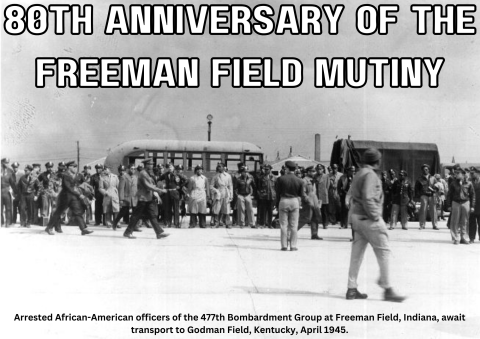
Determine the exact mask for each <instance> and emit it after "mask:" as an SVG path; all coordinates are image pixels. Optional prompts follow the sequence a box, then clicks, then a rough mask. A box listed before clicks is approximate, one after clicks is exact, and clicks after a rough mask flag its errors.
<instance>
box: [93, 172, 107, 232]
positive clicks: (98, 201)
mask: <svg viewBox="0 0 480 339" xmlns="http://www.w3.org/2000/svg"><path fill="white" fill-rule="evenodd" d="M95 171H96V173H95V174H93V175H92V176H91V177H90V186H92V187H93V192H94V194H95V226H99V225H100V224H102V222H103V225H104V226H107V224H106V222H105V218H104V215H103V194H102V193H101V192H100V180H101V178H102V172H103V165H102V164H96V165H95Z"/></svg>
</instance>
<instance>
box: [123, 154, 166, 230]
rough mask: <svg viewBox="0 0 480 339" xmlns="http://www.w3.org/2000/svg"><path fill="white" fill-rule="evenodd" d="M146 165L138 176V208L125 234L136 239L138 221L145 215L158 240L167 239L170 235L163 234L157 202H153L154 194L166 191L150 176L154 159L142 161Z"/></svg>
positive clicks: (134, 211)
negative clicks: (156, 206) (158, 218)
mask: <svg viewBox="0 0 480 339" xmlns="http://www.w3.org/2000/svg"><path fill="white" fill-rule="evenodd" d="M142 162H143V163H144V164H145V167H144V168H143V169H142V170H141V172H140V173H139V175H138V183H137V198H138V202H137V208H135V209H134V210H133V213H132V217H131V218H130V222H129V223H128V228H127V229H126V230H125V233H123V236H124V237H125V238H129V239H135V237H134V236H133V235H132V233H133V231H134V229H135V227H136V225H137V223H138V220H140V218H142V217H143V215H144V214H145V217H146V219H148V220H150V223H151V224H152V227H153V229H154V231H155V233H156V235H157V239H161V238H165V237H167V236H168V234H166V233H163V232H164V231H163V229H162V228H161V227H160V225H159V223H158V220H157V216H158V215H157V214H158V213H157V209H156V208H155V206H154V204H156V202H155V201H154V200H153V192H157V193H159V194H160V193H165V190H162V189H160V188H158V187H157V186H155V181H154V180H153V178H152V177H151V176H150V174H149V172H152V171H153V159H145V160H143V161H142Z"/></svg>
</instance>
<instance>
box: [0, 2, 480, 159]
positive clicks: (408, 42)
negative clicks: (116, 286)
mask: <svg viewBox="0 0 480 339" xmlns="http://www.w3.org/2000/svg"><path fill="white" fill-rule="evenodd" d="M15 3H23V4H25V2H21V1H20V2H19V1H16V2H15ZM68 3H72V2H68ZM90 3H93V4H94V34H93V35H92V36H83V35H80V36H72V35H70V34H69V33H68V32H67V34H65V35H64V36H57V35H55V34H54V33H53V29H50V30H49V32H48V33H46V34H45V35H42V36H33V35H30V34H29V33H24V34H23V35H19V36H9V35H7V34H5V32H4V30H3V28H2V40H1V47H2V53H1V57H2V66H1V72H2V74H1V79H2V83H1V85H2V88H1V89H2V91H1V95H2V96H1V101H2V105H1V109H2V121H1V125H2V126H1V127H2V128H1V132H2V138H1V141H2V145H1V149H2V157H5V156H8V157H10V158H11V159H12V161H14V160H18V161H20V162H21V163H22V165H23V164H26V163H31V162H37V161H39V162H42V163H44V162H46V161H49V160H53V161H55V162H58V161H60V160H69V159H76V141H77V140H79V141H80V147H81V158H82V163H85V162H90V161H93V160H95V159H98V158H100V157H102V156H105V155H106V153H107V149H109V148H111V147H114V146H116V145H117V144H120V143H122V142H124V141H129V140H135V139H145V138H152V139H180V140H206V138H207V120H206V116H207V115H208V114H212V115H213V117H214V118H213V125H212V139H213V140H218V141H221V140H224V141H227V140H228V141H247V142H252V143H254V144H257V145H259V146H261V147H262V149H263V150H264V151H265V154H266V155H267V156H268V159H269V160H273V159H274V158H275V156H276V154H277V151H279V152H280V156H281V157H285V156H286V155H287V154H288V151H289V146H292V147H293V153H294V154H300V155H304V156H307V157H312V158H313V151H314V134H315V133H320V134H321V135H322V148H321V153H322V154H321V158H322V160H327V159H329V158H330V152H331V147H332V143H333V141H334V140H335V137H336V136H338V137H339V138H346V137H347V136H348V135H349V134H350V135H351V136H352V139H354V140H355V139H359V140H364V139H370V140H378V141H402V142H430V143H436V144H437V145H438V148H439V151H440V156H441V162H450V161H451V159H452V156H454V157H455V160H456V161H457V162H464V161H468V162H480V147H479V145H480V119H479V118H480V114H479V108H480V95H479V94H480V91H479V80H480V58H479V56H480V44H479V39H478V37H477V36H471V35H469V36H455V35H454V36H446V35H439V36H437V35H433V34H432V33H431V24H432V20H431V18H430V19H429V20H428V24H429V25H428V33H427V34H426V35H424V36H418V35H417V34H416V32H415V30H416V20H415V15H414V14H413V13H411V12H410V9H409V8H410V2H407V1H397V2H393V1H382V2H381V3H392V4H393V3H398V4H399V5H400V13H399V14H398V23H397V24H396V25H391V26H390V27H389V34H388V35H386V36H378V35H372V36H363V35H360V34H359V33H358V32H357V31H356V29H355V11H356V8H357V6H359V5H360V4H361V3H362V2H360V1H343V2H337V3H343V4H345V6H346V8H345V11H344V13H343V14H342V17H341V19H340V24H339V34H338V35H337V36H333V35H332V36H330V35H328V34H326V29H327V27H328V24H327V22H325V21H323V20H322V22H323V25H324V26H323V27H324V28H323V29H324V34H322V35H308V36H293V35H289V34H285V35H283V36H276V35H268V36H260V35H255V34H253V35H250V36H242V35H240V36H209V35H207V34H206V35H204V36H190V35H189V34H185V35H183V36H175V35H174V36H159V35H156V36H153V35H152V36H128V35H127V36H122V35H119V34H115V35H114V36H105V35H104V34H103V29H104V26H105V23H106V19H107V10H108V6H109V4H111V3H122V2H121V1H115V2H108V1H91V2H90ZM124 3H125V5H128V4H130V2H124ZM141 3H149V2H148V1H142V2H141ZM157 3H158V2H157ZM162 3H167V2H162ZM183 3H188V2H183ZM210 3H214V2H210ZM216 3H227V2H216ZM228 3H233V2H228ZM238 3H242V4H248V5H250V6H251V7H253V6H254V5H256V4H260V3H270V4H271V6H272V7H273V8H274V10H275V12H277V11H278V8H279V5H280V2H277V1H275V2H274V1H261V2H254V1H241V2H238ZM283 3H285V4H287V3H289V4H290V3H296V4H300V3H302V2H299V1H295V2H293V1H290V2H288V1H285V2H283ZM304 3H317V2H304ZM325 3H328V2H318V3H317V4H319V5H323V4H325ZM369 3H372V4H378V3H380V2H377V1H369ZM415 3H419V1H415ZM436 3H447V2H438V1H437V2H436ZM462 3H468V2H467V1H464V2H462ZM470 3H475V2H474V1H471V2H470ZM4 6H5V4H4ZM127 8H128V7H127ZM3 9H4V8H2V13H3ZM475 17H476V23H475V24H474V26H475V27H477V26H478V22H479V21H480V20H478V13H475ZM51 25H52V26H53V23H52V24H51ZM2 26H3V25H2ZM67 27H68V26H67ZM87 56H95V57H127V56H129V57H135V58H138V57H151V58H153V59H156V58H158V57H171V58H173V59H175V58H178V57H198V58H200V66H201V74H200V87H199V88H197V89H171V88H166V87H163V86H162V88H154V89H76V88H66V89H58V88H56V86H55V84H54V81H52V80H51V79H47V86H46V87H45V88H43V89H37V88H35V83H34V82H35V74H34V71H35V58H36V57H71V58H76V59H77V58H80V57H87ZM212 57H271V58H273V60H274V66H273V70H274V75H275V77H278V76H279V72H280V58H282V57H295V58H298V59H300V60H302V62H303V65H304V82H303V84H302V86H300V87H298V88H295V89H236V88H232V87H231V86H230V81H229V80H227V81H225V80H224V81H223V82H222V86H221V87H220V88H211V87H210V58H212ZM315 57H328V58H332V57H354V58H358V57H431V58H432V59H435V58H437V57H444V58H445V59H446V60H445V64H444V66H443V68H442V70H441V73H440V86H439V87H438V88H428V87H427V86H426V85H424V88H421V89H396V88H390V87H389V86H386V87H385V88H383V89H377V88H374V87H373V85H372V84H371V83H369V84H368V85H367V86H366V87H364V88H362V89H351V88H348V87H346V88H343V89H320V88H315V87H314V85H313V80H314V76H313V65H314V61H313V60H314V58H315ZM369 77H370V78H372V77H373V72H372V70H370V71H369ZM424 79H428V76H427V75H426V74H424ZM385 82H386V84H388V82H389V76H388V74H387V75H386V76H385Z"/></svg>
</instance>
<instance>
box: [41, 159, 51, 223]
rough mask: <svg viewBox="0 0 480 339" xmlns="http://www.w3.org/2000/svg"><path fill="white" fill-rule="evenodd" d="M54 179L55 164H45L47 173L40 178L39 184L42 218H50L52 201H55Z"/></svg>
mask: <svg viewBox="0 0 480 339" xmlns="http://www.w3.org/2000/svg"><path fill="white" fill-rule="evenodd" d="M54 177H55V175H54V174H53V162H51V161H49V162H47V163H46V164H45V172H43V173H41V174H40V175H39V176H38V182H39V183H40V200H41V203H42V210H41V215H42V218H50V213H51V210H52V200H53V199H55V178H54ZM44 226H45V225H44Z"/></svg>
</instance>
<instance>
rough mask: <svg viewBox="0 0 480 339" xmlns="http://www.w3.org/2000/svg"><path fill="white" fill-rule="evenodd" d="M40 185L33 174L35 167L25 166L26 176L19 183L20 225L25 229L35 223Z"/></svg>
mask: <svg viewBox="0 0 480 339" xmlns="http://www.w3.org/2000/svg"><path fill="white" fill-rule="evenodd" d="M39 187H40V185H39V183H38V179H37V176H36V175H35V174H34V173H33V166H31V165H26V166H25V175H24V176H23V177H22V178H21V179H20V182H19V183H18V193H19V195H20V224H21V226H23V227H30V225H31V224H32V223H34V211H35V203H36V202H37V200H38V190H39Z"/></svg>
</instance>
